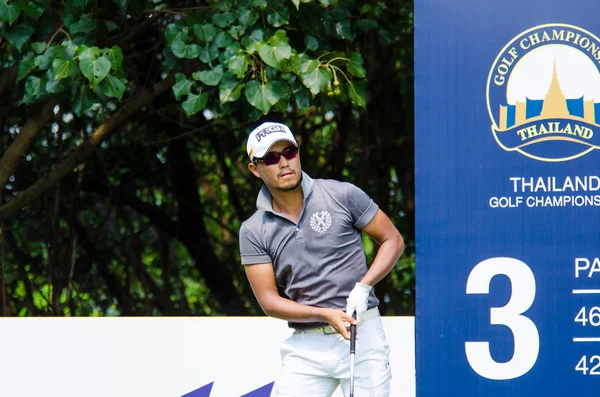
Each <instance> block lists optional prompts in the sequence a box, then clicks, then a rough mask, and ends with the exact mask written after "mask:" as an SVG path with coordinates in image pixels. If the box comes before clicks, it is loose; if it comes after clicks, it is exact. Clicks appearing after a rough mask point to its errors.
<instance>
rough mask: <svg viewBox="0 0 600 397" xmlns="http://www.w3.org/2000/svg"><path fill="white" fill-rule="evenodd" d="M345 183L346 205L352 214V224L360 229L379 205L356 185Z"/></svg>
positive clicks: (369, 220)
mask: <svg viewBox="0 0 600 397" xmlns="http://www.w3.org/2000/svg"><path fill="white" fill-rule="evenodd" d="M346 185H347V186H346V203H347V204H346V205H347V206H348V211H349V212H350V215H351V216H352V220H353V222H354V225H353V226H354V227H355V228H357V229H359V230H362V229H363V228H364V227H365V226H367V225H368V224H369V222H371V220H373V218H374V217H375V214H376V213H377V210H378V209H379V206H378V205H377V204H375V202H374V201H373V200H372V199H371V197H369V195H368V194H367V193H365V192H364V191H362V190H361V189H360V188H358V187H357V186H355V185H353V184H351V183H346Z"/></svg>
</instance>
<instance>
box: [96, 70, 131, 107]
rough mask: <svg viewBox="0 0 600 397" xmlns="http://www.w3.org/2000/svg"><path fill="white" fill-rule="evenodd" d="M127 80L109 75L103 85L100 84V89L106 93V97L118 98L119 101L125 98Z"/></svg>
mask: <svg viewBox="0 0 600 397" xmlns="http://www.w3.org/2000/svg"><path fill="white" fill-rule="evenodd" d="M125 82H126V80H125V79H119V78H118V77H115V76H113V75H111V74H109V75H108V76H107V77H106V78H105V79H104V80H102V83H100V89H101V90H102V92H103V93H104V95H106V96H108V97H112V98H117V99H118V100H119V101H120V100H121V99H122V98H123V93H124V92H125V88H127V87H126V85H125Z"/></svg>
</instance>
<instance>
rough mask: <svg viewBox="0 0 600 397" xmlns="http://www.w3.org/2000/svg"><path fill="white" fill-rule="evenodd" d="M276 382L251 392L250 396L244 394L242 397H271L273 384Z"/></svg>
mask: <svg viewBox="0 0 600 397" xmlns="http://www.w3.org/2000/svg"><path fill="white" fill-rule="evenodd" d="M274 383H275V382H271V383H269V384H268V385H264V386H262V387H260V388H258V389H256V390H254V391H251V392H250V393H248V394H244V395H243V396H241V397H270V396H271V391H272V390H273V384H274Z"/></svg>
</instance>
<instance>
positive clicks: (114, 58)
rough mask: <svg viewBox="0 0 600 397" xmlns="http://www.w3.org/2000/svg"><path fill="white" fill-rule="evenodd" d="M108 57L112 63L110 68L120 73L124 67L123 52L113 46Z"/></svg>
mask: <svg viewBox="0 0 600 397" xmlns="http://www.w3.org/2000/svg"><path fill="white" fill-rule="evenodd" d="M106 57H107V58H108V60H109V61H110V67H111V69H112V70H114V71H115V72H119V71H120V70H121V68H122V66H123V52H122V51H121V48H120V47H117V46H116V45H115V46H112V48H111V49H110V50H108V52H107V54H106Z"/></svg>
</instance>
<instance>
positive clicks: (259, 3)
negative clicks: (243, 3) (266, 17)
mask: <svg viewBox="0 0 600 397" xmlns="http://www.w3.org/2000/svg"><path fill="white" fill-rule="evenodd" d="M252 4H253V5H254V7H257V8H260V9H263V10H264V9H265V8H267V5H269V3H268V2H267V0H254V1H253V2H252Z"/></svg>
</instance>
